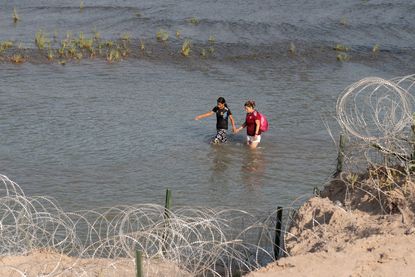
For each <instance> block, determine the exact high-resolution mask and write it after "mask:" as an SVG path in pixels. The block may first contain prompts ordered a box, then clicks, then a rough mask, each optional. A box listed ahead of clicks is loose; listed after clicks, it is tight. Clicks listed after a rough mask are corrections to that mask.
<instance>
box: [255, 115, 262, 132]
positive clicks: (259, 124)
mask: <svg viewBox="0 0 415 277" xmlns="http://www.w3.org/2000/svg"><path fill="white" fill-rule="evenodd" d="M260 126H261V121H260V120H259V119H255V136H258V135H259V127H260Z"/></svg>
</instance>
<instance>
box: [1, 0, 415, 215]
mask: <svg viewBox="0 0 415 277" xmlns="http://www.w3.org/2000/svg"><path fill="white" fill-rule="evenodd" d="M83 5H84V7H83V9H82V11H81V10H80V3H79V2H77V1H59V2H58V1H54V2H50V1H28V0H25V1H7V3H3V4H2V5H1V9H0V40H2V41H4V40H13V41H17V42H20V43H21V44H22V45H23V46H24V47H27V48H33V49H34V50H33V51H35V46H34V43H33V41H34V34H35V33H36V32H37V31H38V30H40V29H42V30H44V31H45V32H48V33H49V34H55V35H57V37H58V38H63V37H64V36H65V35H66V33H67V32H68V31H70V32H72V33H75V34H77V33H79V32H84V33H85V34H86V35H90V34H92V32H93V31H99V32H100V34H101V37H103V38H105V39H116V38H119V37H120V36H121V35H122V34H125V33H128V34H129V35H130V36H131V38H132V40H133V41H138V40H139V39H145V40H146V41H148V42H149V43H151V42H152V41H154V45H155V46H154V47H155V48H157V47H158V46H157V42H156V39H155V34H156V32H158V31H159V30H160V29H164V30H166V31H167V32H168V33H169V34H170V40H169V43H170V45H172V46H171V48H169V49H175V48H174V47H175V46H177V45H178V47H180V44H181V39H180V38H176V37H175V35H174V34H175V32H176V31H178V30H179V31H180V33H181V37H182V38H189V39H191V40H192V42H193V43H195V45H197V44H199V45H202V46H203V45H208V44H209V43H208V38H209V37H210V36H214V38H215V44H214V47H215V53H214V54H213V55H212V56H210V57H208V58H206V59H202V58H200V57H199V55H198V54H197V53H196V52H195V53H193V54H192V55H191V56H190V57H187V58H186V57H181V56H180V55H175V54H173V55H160V56H158V55H157V54H155V55H153V56H152V57H150V58H135V57H132V58H127V59H125V60H123V61H121V62H118V63H111V64H110V63H107V62H106V61H104V60H99V59H95V60H89V59H84V60H82V61H80V62H69V63H67V64H66V65H65V66H62V65H59V64H58V63H33V62H32V63H31V62H28V63H24V64H21V65H14V64H10V63H1V64H0V76H1V79H0V80H1V82H0V104H1V106H0V173H1V174H4V175H7V176H8V177H9V178H10V179H12V180H13V181H15V182H17V183H18V184H19V185H21V186H22V188H23V190H24V191H25V193H26V194H28V195H47V196H50V197H53V198H55V199H56V201H57V202H58V203H59V204H60V205H61V206H62V207H63V208H64V209H65V210H78V209H91V208H95V207H101V206H114V205H119V204H136V203H158V204H163V203H164V194H165V189H167V188H169V189H171V190H172V192H173V205H174V206H183V205H186V206H208V207H218V206H224V207H232V208H237V209H243V210H249V211H254V210H255V211H261V212H266V211H270V210H273V209H275V207H276V206H291V205H293V203H298V202H301V201H302V200H304V199H305V197H307V196H309V195H311V193H312V191H313V188H314V187H316V186H318V187H320V188H321V187H322V186H323V184H324V183H325V182H326V181H327V180H328V179H329V177H330V175H331V174H332V173H333V171H334V169H335V166H336V164H335V163H336V155H337V154H336V147H335V144H334V142H333V140H332V138H331V137H330V135H329V133H328V132H327V130H326V126H325V125H326V124H325V122H326V123H327V124H328V125H329V126H331V127H332V130H333V133H334V138H335V139H337V137H336V136H338V132H336V131H337V130H338V128H337V127H336V122H335V119H334V118H333V116H334V112H335V104H336V99H337V96H338V95H339V93H340V92H341V91H342V90H343V89H344V88H345V87H347V86H348V85H350V84H352V83H353V82H356V81H358V80H360V79H361V78H363V77H366V76H379V77H383V78H393V77H396V76H403V75H407V74H411V73H414V61H415V60H414V54H415V48H414V46H413V45H415V44H414V43H415V23H414V21H413V14H414V12H415V4H414V3H413V2H412V1H409V0H407V1H394V2H389V1H381V0H379V1H372V0H368V1H362V0H353V1H344V3H334V2H333V1H324V0H318V1H286V0H284V1H240V0H237V1H216V0H209V1H205V0H204V1H201V0H196V1H167V0H157V1H129V0H126V1H92V0H91V1H87V0H85V1H83ZM13 7H16V10H17V12H18V14H19V16H20V18H21V21H19V22H18V23H17V24H14V23H13V21H12V12H13ZM189 18H195V19H197V24H191V23H189ZM193 23H195V22H194V21H193ZM291 43H292V45H295V47H296V50H295V53H289V49H290V47H292V46H291ZM336 44H343V45H347V46H348V47H350V48H351V50H350V52H349V53H348V55H349V56H350V60H349V61H346V62H341V61H338V60H337V59H336V55H338V52H336V51H334V50H333V47H334V46H335V45H336ZM376 44H378V45H379V49H380V51H379V52H377V53H374V52H373V51H372V49H373V47H374V46H375V45H376ZM137 47H138V43H137ZM160 47H165V46H160ZM156 52H157V51H156ZM219 96H223V97H225V98H226V100H227V102H228V105H229V107H230V109H231V111H232V112H233V114H234V117H235V119H236V122H237V124H238V125H240V124H241V123H243V121H244V116H245V114H244V110H243V103H244V102H245V101H246V100H250V99H253V100H255V101H256V103H257V108H258V110H259V111H261V112H262V113H264V114H265V115H266V116H267V117H268V120H269V123H270V130H269V131H268V132H267V133H265V134H264V135H263V141H262V142H261V145H260V148H259V149H257V150H255V151H251V150H249V149H248V148H247V147H245V146H244V139H245V135H244V133H242V132H241V133H240V134H237V135H230V142H229V143H228V144H226V145H221V146H212V145H210V144H209V140H210V137H211V136H213V135H214V134H215V118H214V117H211V118H206V119H203V120H201V121H195V120H194V117H195V116H196V115H198V114H201V113H205V112H207V111H210V110H211V109H212V108H213V107H214V105H215V104H216V99H217V98H218V97H219Z"/></svg>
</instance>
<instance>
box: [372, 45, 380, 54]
mask: <svg viewBox="0 0 415 277" xmlns="http://www.w3.org/2000/svg"><path fill="white" fill-rule="evenodd" d="M379 50H380V45H379V44H375V46H373V48H372V52H373V53H375V54H377V53H379Z"/></svg>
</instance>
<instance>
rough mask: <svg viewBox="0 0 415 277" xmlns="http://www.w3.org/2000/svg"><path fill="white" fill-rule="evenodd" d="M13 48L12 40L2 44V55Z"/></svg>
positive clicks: (0, 48) (0, 51) (0, 50)
mask: <svg viewBox="0 0 415 277" xmlns="http://www.w3.org/2000/svg"><path fill="white" fill-rule="evenodd" d="M12 47H13V42H12V41H11V40H6V41H3V42H0V54H1V53H2V52H4V51H6V50H7V49H9V48H12Z"/></svg>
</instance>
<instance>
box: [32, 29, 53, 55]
mask: <svg viewBox="0 0 415 277" xmlns="http://www.w3.org/2000/svg"><path fill="white" fill-rule="evenodd" d="M48 43H50V41H49V39H48V38H47V37H46V34H45V33H44V32H43V31H42V30H39V31H37V32H36V34H35V44H36V46H37V48H39V49H40V50H42V49H44V48H45V46H46V45H47V44H48Z"/></svg>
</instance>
